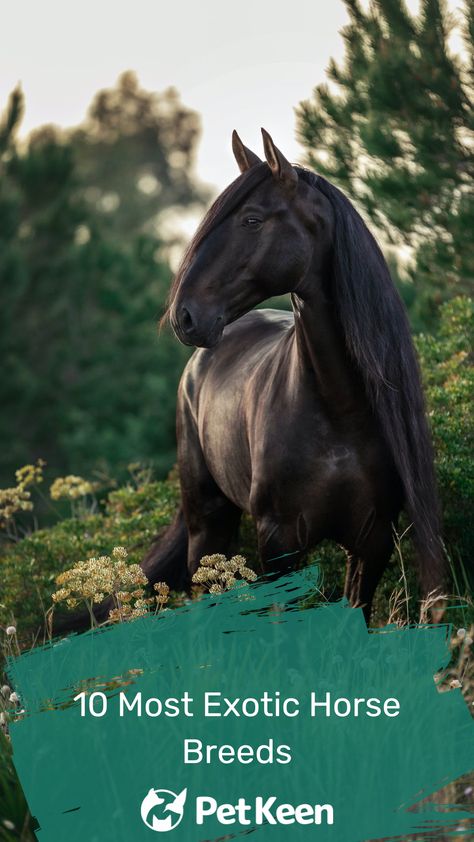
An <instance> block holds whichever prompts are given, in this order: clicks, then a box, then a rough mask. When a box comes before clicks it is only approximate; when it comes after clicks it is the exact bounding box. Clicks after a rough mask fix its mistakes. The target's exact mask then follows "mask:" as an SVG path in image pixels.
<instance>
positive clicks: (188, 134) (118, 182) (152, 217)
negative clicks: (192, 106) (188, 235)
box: [70, 71, 209, 238]
mask: <svg viewBox="0 0 474 842" xmlns="http://www.w3.org/2000/svg"><path fill="white" fill-rule="evenodd" d="M199 132H200V121H199V117H198V115H197V114H196V113H195V112H194V111H190V110H189V109H188V108H185V107H184V106H183V105H182V104H181V102H180V100H179V95H178V93H177V91H176V90H174V89H173V88H170V89H168V90H166V91H165V92H164V93H161V94H159V93H155V92H153V91H146V90H144V89H143V88H140V85H139V82H138V79H137V77H136V75H135V74H134V73H133V72H131V71H127V72H126V73H123V74H122V76H120V78H119V80H118V82H117V84H116V86H115V87H114V88H110V89H106V90H102V91H99V93H98V94H97V95H96V96H95V97H94V100H93V102H92V105H91V106H90V108H89V112H88V115H87V118H86V120H85V121H84V123H83V124H82V125H81V126H80V127H79V128H77V129H75V130H73V131H72V132H71V134H70V138H71V143H72V146H73V148H74V151H75V154H76V161H77V168H78V173H79V176H80V180H81V184H82V185H83V189H84V196H85V198H86V200H87V201H88V202H90V203H91V204H92V205H93V206H95V207H96V208H97V209H98V210H99V211H101V212H102V213H103V215H104V217H105V219H106V220H107V221H108V222H109V223H110V224H111V226H113V227H114V228H115V231H116V233H117V234H118V235H119V236H125V237H126V238H129V237H130V234H131V233H143V232H144V231H145V232H151V233H156V225H158V226H159V217H160V215H161V214H163V211H165V210H166V209H167V208H170V207H173V206H176V205H178V206H179V207H180V209H181V213H182V210H183V208H189V207H191V208H192V206H193V205H195V204H198V205H199V206H201V205H202V202H203V201H206V200H207V199H208V198H209V193H208V191H207V190H206V189H204V188H203V187H202V186H200V185H198V184H197V182H196V179H195V178H194V176H193V164H194V153H195V147H196V142H197V140H198V137H199Z"/></svg>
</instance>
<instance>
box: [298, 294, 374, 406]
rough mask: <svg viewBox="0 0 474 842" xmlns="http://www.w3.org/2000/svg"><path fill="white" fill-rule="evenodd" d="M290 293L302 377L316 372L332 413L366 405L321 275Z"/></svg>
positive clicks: (322, 395) (320, 387)
mask: <svg viewBox="0 0 474 842" xmlns="http://www.w3.org/2000/svg"><path fill="white" fill-rule="evenodd" d="M308 281H309V282H308V283H307V284H305V289H304V290H302V291H300V292H298V293H297V292H294V293H292V295H291V301H292V306H293V312H294V317H295V346H296V360H297V366H298V368H299V371H300V373H301V375H302V377H303V378H307V375H308V370H309V369H310V370H311V376H314V377H315V379H316V383H317V388H318V392H319V394H320V396H321V397H322V398H323V400H324V402H325V403H326V405H327V407H328V409H329V411H330V412H331V414H337V415H344V414H347V413H348V412H353V411H357V412H359V411H361V409H365V408H366V406H367V401H366V398H365V393H364V389H363V386H362V382H361V377H360V374H359V372H358V371H357V370H356V369H355V366H354V364H353V363H352V361H351V360H350V358H349V355H348V353H347V350H346V345H345V341H344V337H343V334H342V328H341V327H340V325H339V324H338V320H337V318H336V314H335V312H334V306H333V303H332V302H331V301H330V300H329V299H328V298H327V297H326V295H325V294H324V292H323V285H322V284H321V282H320V279H318V278H310V279H308Z"/></svg>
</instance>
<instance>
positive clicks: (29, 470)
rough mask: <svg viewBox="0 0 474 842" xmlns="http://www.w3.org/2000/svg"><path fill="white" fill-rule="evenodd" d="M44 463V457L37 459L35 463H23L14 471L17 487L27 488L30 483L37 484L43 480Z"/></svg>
mask: <svg viewBox="0 0 474 842" xmlns="http://www.w3.org/2000/svg"><path fill="white" fill-rule="evenodd" d="M45 465H46V462H45V461H44V459H38V460H37V462H36V464H35V465H23V468H19V469H18V471H15V477H16V482H17V485H18V487H19V488H28V486H30V485H38V484H39V483H40V482H43V468H44V466H45Z"/></svg>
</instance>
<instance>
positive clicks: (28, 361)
mask: <svg viewBox="0 0 474 842" xmlns="http://www.w3.org/2000/svg"><path fill="white" fill-rule="evenodd" d="M121 107H122V106H121V105H119V106H117V110H118V111H120V108H121ZM22 112H23V97H22V94H21V92H20V91H19V90H16V91H14V92H13V94H12V95H11V97H10V101H9V105H8V108H7V110H6V112H5V115H4V117H3V119H2V120H1V121H0V289H1V297H2V307H1V311H0V335H1V340H0V343H1V344H0V349H1V355H2V381H1V394H0V400H1V405H2V413H1V415H0V435H1V440H2V442H3V447H2V448H1V450H0V478H1V480H2V481H4V482H6V483H9V482H11V480H12V478H13V472H14V469H15V468H17V467H18V466H19V465H21V464H23V463H25V462H27V461H31V460H32V459H34V458H36V457H37V456H42V457H44V458H45V459H47V460H48V463H49V464H50V466H51V467H52V468H54V469H55V470H56V471H60V472H67V471H73V472H78V473H90V472H91V471H92V470H93V469H94V468H97V467H103V468H104V469H109V470H111V471H113V472H114V473H116V474H118V473H120V470H121V469H122V468H123V467H124V466H126V465H127V464H128V463H129V462H132V461H133V462H136V461H148V462H153V463H154V464H155V465H156V466H157V467H158V469H159V471H160V472H163V471H165V470H166V469H168V468H169V467H170V465H171V464H172V462H173V458H174V447H175V433H174V405H175V395H176V387H177V382H178V378H179V375H180V372H181V369H182V367H183V364H184V361H185V359H186V356H187V354H186V351H185V349H184V348H182V347H181V346H180V345H179V344H178V343H177V342H176V341H175V340H174V339H173V338H172V337H171V335H170V334H167V333H166V332H164V333H163V334H162V335H161V336H160V338H158V335H157V319H158V317H159V315H160V311H161V310H162V307H163V303H164V301H165V298H166V295H167V291H168V287H169V283H170V278H171V271H170V268H169V266H168V264H167V262H166V260H165V259H164V257H163V254H164V246H165V245H166V244H165V243H163V241H162V240H161V239H160V238H159V237H158V236H157V233H156V231H155V232H154V233H152V232H151V231H150V232H148V231H147V225H146V220H147V218H148V213H149V212H150V207H151V206H150V205H149V203H148V197H147V196H146V194H144V193H141V192H139V191H137V197H138V198H137V200H136V202H135V207H136V222H137V224H136V225H130V230H128V231H126V229H125V226H124V221H123V219H122V220H121V221H120V223H117V225H116V226H114V225H112V224H111V223H110V221H109V217H108V216H107V217H104V214H103V213H102V212H101V210H100V209H98V208H97V207H96V205H95V203H93V202H90V201H88V199H87V189H88V188H89V185H88V184H87V185H85V184H84V181H83V179H84V177H85V176H84V166H83V163H82V164H79V165H78V163H77V156H78V154H79V152H78V149H77V146H76V138H75V136H74V133H72V135H71V133H70V132H60V131H59V130H56V129H52V128H49V127H46V128H43V129H41V130H39V131H37V132H35V133H34V134H33V135H32V136H31V137H30V138H29V139H28V141H27V142H26V143H24V142H22V143H21V144H20V143H19V142H18V141H17V129H18V126H19V123H20V120H21V115H22ZM180 114H181V111H180V110H178V117H177V119H178V122H180V121H181V119H182V118H181V116H179V115H180ZM169 119H170V120H171V117H170V118H169ZM115 120H116V121H117V122H119V121H120V117H119V114H116V115H115ZM167 131H168V132H169V135H167V136H169V138H170V140H169V143H170V144H171V143H172V136H173V135H172V130H171V127H169V128H168V129H167ZM195 139H196V134H195V133H194V134H193V135H192V138H191V137H188V141H187V143H188V149H187V157H186V159H185V160H184V159H183V161H184V164H185V166H186V167H188V166H189V165H190V162H191V159H192V152H193V148H194V146H193V144H194V142H195ZM155 142H156V143H157V141H156V139H155ZM151 148H152V141H151V140H150V150H151ZM156 150H157V151H156V156H157V158H158V159H159V158H160V155H162V151H161V147H160V145H159V143H157V145H156ZM168 152H169V154H170V155H171V149H169V150H168ZM167 154H168V153H167ZM102 155H103V150H102V151H101V152H100V154H99V156H98V157H99V159H100V160H102ZM104 159H105V156H104ZM121 169H122V173H123V178H124V182H125V183H127V182H129V183H131V181H130V180H131V179H132V176H131V175H130V173H129V172H128V171H127V162H126V160H124V161H122V165H121ZM132 169H133V167H132ZM174 169H176V171H178V170H179V167H178V166H177V165H176V167H174ZM174 169H173V173H174ZM98 170H100V167H98ZM173 178H174V179H175V180H176V184H179V189H178V188H177V189H176V192H175V193H173V187H172V180H171V175H170V178H169V181H168V182H167V187H166V201H167V202H168V204H171V202H172V201H175V203H176V204H178V205H179V206H181V204H184V205H185V204H186V202H188V203H189V202H190V201H191V200H192V201H197V195H198V191H194V192H193V187H192V181H190V182H189V184H190V187H189V192H188V194H186V190H185V186H184V185H185V184H186V183H187V180H189V178H190V177H189V174H186V175H185V174H182V175H181V176H180V175H179V174H178V172H176V173H174V174H173ZM119 185H120V180H118V182H117V189H119ZM123 195H124V196H125V195H126V193H124V194H123ZM186 195H187V198H186ZM173 196H174V199H173ZM140 197H143V200H144V203H145V208H141V207H140V205H139V201H138V199H139V198H140ZM125 201H126V200H125V199H124V202H125ZM157 201H158V200H157ZM157 207H159V205H158V204H157V205H155V206H154V211H156V208H157ZM124 213H125V211H124ZM138 219H141V220H142V221H143V224H141V225H139V224H138ZM119 229H120V231H121V233H120V235H119Z"/></svg>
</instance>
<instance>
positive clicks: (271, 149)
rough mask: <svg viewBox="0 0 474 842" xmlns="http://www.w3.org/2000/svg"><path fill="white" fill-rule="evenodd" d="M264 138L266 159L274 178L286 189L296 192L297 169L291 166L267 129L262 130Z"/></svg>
mask: <svg viewBox="0 0 474 842" xmlns="http://www.w3.org/2000/svg"><path fill="white" fill-rule="evenodd" d="M262 137H263V148H264V150H265V158H266V159H267V164H268V166H269V167H270V169H271V171H272V173H273V176H274V178H277V179H278V180H279V181H280V182H281V183H282V184H284V185H285V186H286V187H289V188H291V190H294V189H295V188H296V185H297V184H298V173H297V172H296V170H295V168H294V167H292V166H291V164H290V162H289V161H287V159H286V158H285V156H284V155H283V153H282V152H280V150H279V149H278V148H277V147H276V146H275V144H274V143H273V140H272V138H271V137H270V135H269V134H268V132H266V131H265V129H262Z"/></svg>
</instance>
